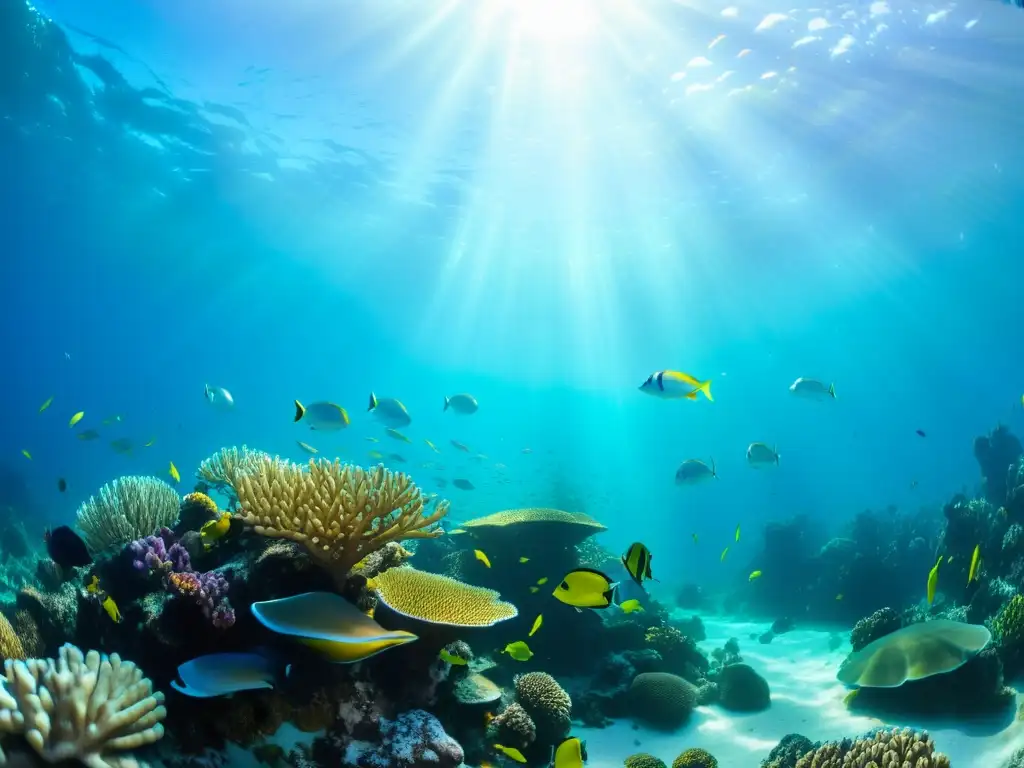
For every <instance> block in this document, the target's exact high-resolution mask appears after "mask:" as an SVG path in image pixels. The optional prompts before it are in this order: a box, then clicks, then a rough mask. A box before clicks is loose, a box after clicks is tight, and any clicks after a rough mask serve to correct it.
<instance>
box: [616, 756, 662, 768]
mask: <svg viewBox="0 0 1024 768" xmlns="http://www.w3.org/2000/svg"><path fill="white" fill-rule="evenodd" d="M623 766H624V768H667V767H666V765H665V761H664V760H662V759H660V758H657V757H655V756H654V755H648V754H647V753H646V752H639V753H637V754H635V755H630V756H629V757H627V758H626V759H625V760H624V761H623Z"/></svg>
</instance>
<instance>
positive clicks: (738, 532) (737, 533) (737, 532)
mask: <svg viewBox="0 0 1024 768" xmlns="http://www.w3.org/2000/svg"><path fill="white" fill-rule="evenodd" d="M739 540H740V527H739V525H737V526H736V541H739Z"/></svg>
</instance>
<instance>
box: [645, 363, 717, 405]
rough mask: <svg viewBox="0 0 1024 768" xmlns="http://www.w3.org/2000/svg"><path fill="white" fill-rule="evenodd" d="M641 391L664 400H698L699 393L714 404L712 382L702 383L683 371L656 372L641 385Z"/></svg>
mask: <svg viewBox="0 0 1024 768" xmlns="http://www.w3.org/2000/svg"><path fill="white" fill-rule="evenodd" d="M640 391H641V392H644V393H646V394H648V395H653V396H654V397H658V398H661V399H663V400H678V399H680V398H686V399H687V400H696V399H697V393H698V392H699V393H700V394H702V395H704V397H705V398H706V399H707V400H708V401H710V402H714V399H715V398H713V397H712V396H711V381H710V380H708V381H701V380H700V379H696V378H694V377H693V376H691V375H690V374H688V373H683V372H682V371H656V372H655V373H652V374H651V375H650V376H648V377H647V381H645V382H644V383H643V384H641V385H640Z"/></svg>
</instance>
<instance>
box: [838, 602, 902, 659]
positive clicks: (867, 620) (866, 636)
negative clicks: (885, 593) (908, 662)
mask: <svg viewBox="0 0 1024 768" xmlns="http://www.w3.org/2000/svg"><path fill="white" fill-rule="evenodd" d="M902 626H903V619H901V618H900V615H899V614H898V613H896V611H894V610H893V609H892V608H888V607H886V608H879V609H878V610H877V611H875V612H874V613H872V614H871V615H870V616H865V617H864V618H863V619H859V620H858V621H857V623H856V624H854V625H853V630H852V631H851V632H850V645H852V646H853V650H855V651H859V650H860V649H861V648H863V647H864V646H866V645H868V644H870V643H872V642H874V641H875V640H877V639H878V638H880V637H882V636H883V635H888V634H890V633H891V632H895V631H896V630H897V629H900V628H901V627H902Z"/></svg>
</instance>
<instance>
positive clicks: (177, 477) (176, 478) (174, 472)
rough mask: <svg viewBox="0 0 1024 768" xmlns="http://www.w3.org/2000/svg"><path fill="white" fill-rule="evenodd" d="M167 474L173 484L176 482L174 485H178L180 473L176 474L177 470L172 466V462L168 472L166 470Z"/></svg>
mask: <svg viewBox="0 0 1024 768" xmlns="http://www.w3.org/2000/svg"><path fill="white" fill-rule="evenodd" d="M167 472H168V474H169V475H170V476H171V477H173V478H174V482H176V483H180V482H181V473H180V472H178V468H177V467H176V466H174V462H173V461H172V462H171V468H170V469H169V470H167Z"/></svg>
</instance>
